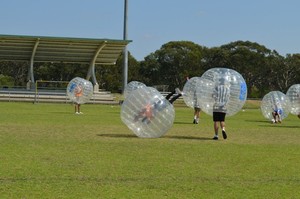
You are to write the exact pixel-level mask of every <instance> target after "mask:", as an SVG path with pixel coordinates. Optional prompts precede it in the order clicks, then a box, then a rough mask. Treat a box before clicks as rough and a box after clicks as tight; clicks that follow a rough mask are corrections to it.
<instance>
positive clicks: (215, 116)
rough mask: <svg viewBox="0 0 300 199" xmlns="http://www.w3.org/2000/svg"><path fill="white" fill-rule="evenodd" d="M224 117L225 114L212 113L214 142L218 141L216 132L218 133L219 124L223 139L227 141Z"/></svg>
mask: <svg viewBox="0 0 300 199" xmlns="http://www.w3.org/2000/svg"><path fill="white" fill-rule="evenodd" d="M225 116H226V113H222V112H213V121H214V130H215V136H214V137H213V139H214V140H218V139H219V137H218V131H219V124H218V123H220V126H221V128H222V136H223V138H224V139H227V134H226V131H225Z"/></svg>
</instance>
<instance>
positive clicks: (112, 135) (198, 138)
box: [97, 133, 213, 140]
mask: <svg viewBox="0 0 300 199" xmlns="http://www.w3.org/2000/svg"><path fill="white" fill-rule="evenodd" d="M97 136H100V137H110V138H139V137H137V136H136V135H130V134H107V133H106V134H97ZM161 138H163V139H180V140H213V139H212V138H207V137H195V136H180V135H165V136H163V137H161ZM141 139H143V138H141ZM154 139H159V138H154Z"/></svg>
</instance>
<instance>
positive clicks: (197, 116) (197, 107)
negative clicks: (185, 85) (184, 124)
mask: <svg viewBox="0 0 300 199" xmlns="http://www.w3.org/2000/svg"><path fill="white" fill-rule="evenodd" d="M200 111H201V108H200V105H199V103H198V100H197V95H196V89H195V91H194V120H193V124H198V123H199V119H200Z"/></svg>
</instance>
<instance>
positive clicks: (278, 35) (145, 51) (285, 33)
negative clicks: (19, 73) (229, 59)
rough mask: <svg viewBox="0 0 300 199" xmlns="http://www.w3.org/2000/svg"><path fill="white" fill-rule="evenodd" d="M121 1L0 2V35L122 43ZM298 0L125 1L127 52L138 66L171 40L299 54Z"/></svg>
mask: <svg viewBox="0 0 300 199" xmlns="http://www.w3.org/2000/svg"><path fill="white" fill-rule="evenodd" d="M124 2H125V0H0V5H1V7H0V29H1V31H0V34H8V35H31V36H54V37H78V38H96V39H104V38H107V39H117V40H122V39H123V30H124ZM299 8H300V1H299V0H251V1H249V0H128V26H127V34H128V35H127V39H128V40H132V42H131V43H129V44H128V50H129V51H130V53H131V55H132V56H133V57H134V58H135V59H137V60H138V61H142V60H144V58H145V57H146V56H148V55H149V54H150V53H153V52H155V51H156V50H159V49H160V48H161V46H162V45H163V44H166V43H168V42H170V41H192V42H194V43H196V44H199V45H201V46H205V47H209V48H211V47H218V46H221V45H224V44H228V43H230V42H234V41H238V40H243V41H251V42H257V43H259V44H260V45H264V46H265V47H266V48H268V49H271V50H276V51H277V52H278V53H279V54H280V55H282V56H286V54H295V53H300V25H299V19H300V12H299Z"/></svg>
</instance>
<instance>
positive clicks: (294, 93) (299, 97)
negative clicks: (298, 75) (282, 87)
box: [286, 84, 300, 115]
mask: <svg viewBox="0 0 300 199" xmlns="http://www.w3.org/2000/svg"><path fill="white" fill-rule="evenodd" d="M286 96H287V97H288V98H289V100H290V102H291V113H292V114H293V115H299V114H300V84H294V85H292V86H291V87H290V88H289V89H288V91H287V92H286Z"/></svg>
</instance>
